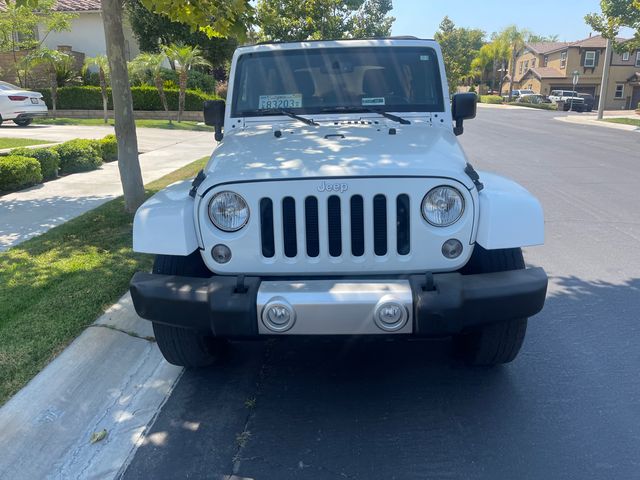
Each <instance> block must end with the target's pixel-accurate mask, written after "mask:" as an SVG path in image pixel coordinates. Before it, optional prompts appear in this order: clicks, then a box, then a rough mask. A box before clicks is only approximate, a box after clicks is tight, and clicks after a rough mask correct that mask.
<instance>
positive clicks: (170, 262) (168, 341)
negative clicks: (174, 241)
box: [153, 251, 226, 367]
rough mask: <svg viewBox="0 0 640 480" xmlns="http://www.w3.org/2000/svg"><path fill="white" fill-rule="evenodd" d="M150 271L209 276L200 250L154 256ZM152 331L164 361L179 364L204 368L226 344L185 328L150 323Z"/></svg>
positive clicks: (211, 336)
mask: <svg viewBox="0 0 640 480" xmlns="http://www.w3.org/2000/svg"><path fill="white" fill-rule="evenodd" d="M153 273H158V274H162V275H181V276H186V277H210V276H211V272H210V271H209V270H208V269H207V267H206V266H205V264H204V262H203V261H202V257H201V256H200V252H198V251H195V252H194V253H192V254H191V255H189V256H187V257H179V256H173V255H157V256H156V259H155V262H154V264H153ZM153 333H154V335H155V337H156V343H157V344H158V347H159V348H160V352H162V355H163V356H164V358H165V359H166V360H167V362H169V363H171V364H173V365H178V366H181V367H206V366H208V365H211V364H213V363H214V362H215V361H216V360H217V358H218V357H219V356H220V354H221V353H222V352H223V351H224V349H225V347H226V342H225V341H224V340H221V339H219V338H215V337H214V336H213V335H210V334H207V333H203V332H200V331H196V330H191V329H188V328H180V327H174V326H171V325H164V324H160V323H155V322H154V323H153Z"/></svg>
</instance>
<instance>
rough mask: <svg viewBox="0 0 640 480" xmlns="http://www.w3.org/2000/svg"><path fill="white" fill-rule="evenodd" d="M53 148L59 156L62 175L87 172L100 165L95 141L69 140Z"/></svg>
mask: <svg viewBox="0 0 640 480" xmlns="http://www.w3.org/2000/svg"><path fill="white" fill-rule="evenodd" d="M53 148H54V150H55V151H56V152H57V153H58V155H60V173H62V174H65V175H67V174H69V173H77V172H87V171H89V170H95V169H96V168H98V167H99V166H100V165H102V155H101V151H100V147H99V146H98V144H97V142H96V141H95V140H83V139H77V140H70V141H68V142H65V143H63V144H61V145H56V146H55V147H53Z"/></svg>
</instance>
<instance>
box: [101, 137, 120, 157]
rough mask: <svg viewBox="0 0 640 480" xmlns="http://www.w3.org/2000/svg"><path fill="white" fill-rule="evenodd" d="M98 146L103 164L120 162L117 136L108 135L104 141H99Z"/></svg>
mask: <svg viewBox="0 0 640 480" xmlns="http://www.w3.org/2000/svg"><path fill="white" fill-rule="evenodd" d="M98 146H99V147H100V154H101V156H102V161H103V162H113V161H115V160H118V141H117V140H116V136H115V135H107V136H106V137H104V138H103V139H102V140H98Z"/></svg>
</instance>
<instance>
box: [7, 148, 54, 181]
mask: <svg viewBox="0 0 640 480" xmlns="http://www.w3.org/2000/svg"><path fill="white" fill-rule="evenodd" d="M11 155H18V156H21V157H29V158H35V159H36V160H37V161H38V162H39V163H40V172H41V173H42V179H43V180H51V179H53V178H56V177H57V176H58V169H59V168H60V155H58V152H56V151H55V150H53V149H51V148H14V149H13V150H11Z"/></svg>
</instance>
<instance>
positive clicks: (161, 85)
mask: <svg viewBox="0 0 640 480" xmlns="http://www.w3.org/2000/svg"><path fill="white" fill-rule="evenodd" d="M155 82H156V89H157V90H158V95H160V101H161V102H162V107H163V108H164V111H165V113H166V114H167V119H168V120H169V123H171V116H170V115H169V104H168V103H167V96H166V95H165V93H164V83H163V81H162V77H161V76H160V75H158V76H156V77H155Z"/></svg>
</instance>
